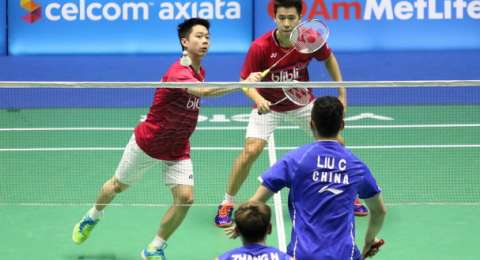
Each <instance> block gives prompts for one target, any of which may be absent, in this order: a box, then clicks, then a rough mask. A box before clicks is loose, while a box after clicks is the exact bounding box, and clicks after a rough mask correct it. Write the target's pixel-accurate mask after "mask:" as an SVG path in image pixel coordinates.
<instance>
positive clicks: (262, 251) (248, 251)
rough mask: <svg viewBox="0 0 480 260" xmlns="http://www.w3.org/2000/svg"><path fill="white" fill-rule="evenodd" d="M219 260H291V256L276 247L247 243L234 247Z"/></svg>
mask: <svg viewBox="0 0 480 260" xmlns="http://www.w3.org/2000/svg"><path fill="white" fill-rule="evenodd" d="M217 259H218V260H243V259H245V260H254V259H259V260H260V259H261V260H290V259H291V257H290V256H289V255H287V254H285V253H283V252H282V251H280V250H278V249H277V248H274V247H269V246H266V245H262V244H247V245H245V246H243V247H239V248H235V249H232V250H230V251H228V252H226V253H224V254H223V255H221V256H219V257H218V258H217Z"/></svg>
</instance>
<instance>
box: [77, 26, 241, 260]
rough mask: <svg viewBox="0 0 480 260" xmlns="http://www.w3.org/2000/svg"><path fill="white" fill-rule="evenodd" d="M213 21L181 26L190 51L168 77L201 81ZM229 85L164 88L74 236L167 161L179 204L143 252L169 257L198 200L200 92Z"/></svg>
mask: <svg viewBox="0 0 480 260" xmlns="http://www.w3.org/2000/svg"><path fill="white" fill-rule="evenodd" d="M209 27H210V25H209V22H208V21H207V20H204V19H199V18H192V19H189V20H186V21H184V22H183V23H182V24H180V25H179V26H178V36H179V39H180V43H181V46H182V49H183V50H184V56H183V57H182V59H180V60H179V61H177V62H175V63H174V64H173V65H171V66H170V68H169V69H168V71H167V72H166V74H165V75H164V76H163V79H162V81H164V82H201V81H203V79H204V78H205V71H204V69H203V68H202V67H201V65H200V63H201V60H202V58H203V57H204V56H205V55H206V54H207V51H208V47H209V44H210V39H209ZM231 91H234V89H225V88H158V89H157V90H156V92H155V96H154V99H153V104H152V106H151V107H150V111H149V112H148V115H147V118H146V120H145V121H143V122H141V123H140V124H139V125H138V126H137V127H136V128H135V131H134V134H133V135H132V137H131V139H130V141H129V143H128V144H127V146H126V148H125V151H124V154H123V157H122V159H121V161H120V163H119V165H118V168H117V170H116V172H115V174H114V176H113V177H112V178H111V179H110V180H108V181H106V182H105V183H104V184H103V187H102V188H101V191H100V194H99V195H98V198H97V200H96V202H95V205H94V207H93V208H91V209H90V210H89V211H88V213H87V214H86V215H85V216H84V217H83V219H82V220H81V221H80V222H79V223H78V224H77V225H75V227H74V230H73V234H72V239H73V241H74V242H75V243H77V244H80V243H82V242H84V241H85V240H86V239H87V238H88V236H89V234H90V232H91V231H92V229H93V228H94V227H95V225H96V224H97V223H98V222H99V220H100V217H101V216H102V212H103V209H104V208H105V207H106V205H107V204H109V203H110V202H111V201H112V200H113V199H114V197H115V196H116V195H117V194H118V193H120V192H122V191H124V190H125V189H127V188H128V187H129V186H130V185H132V184H134V183H135V181H137V180H138V179H139V178H140V177H141V176H142V175H143V173H144V172H145V171H146V170H147V169H150V168H151V167H152V166H154V165H157V164H162V166H163V169H164V171H165V172H164V174H165V183H166V185H167V186H168V187H169V188H170V190H171V192H172V196H173V204H172V206H171V207H170V208H169V209H168V211H167V212H166V214H165V215H164V216H163V219H162V221H161V224H160V227H159V229H158V232H157V234H156V236H155V237H154V238H153V241H152V242H151V243H150V244H149V245H148V246H147V247H145V249H144V250H142V252H141V256H142V258H143V259H166V258H165V253H164V249H165V247H166V242H165V241H166V240H167V239H168V238H169V237H170V236H171V235H172V234H173V232H174V231H175V230H176V229H177V228H178V226H179V225H180V224H181V223H182V221H183V219H184V217H185V216H186V214H187V211H188V209H189V208H190V205H191V204H192V203H193V183H194V182H193V169H192V161H191V159H190V141H189V138H190V136H191V135H192V133H193V131H194V130H195V127H196V125H197V119H198V114H199V106H200V97H201V96H216V95H222V94H225V93H228V92H231Z"/></svg>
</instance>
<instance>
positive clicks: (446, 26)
mask: <svg viewBox="0 0 480 260" xmlns="http://www.w3.org/2000/svg"><path fill="white" fill-rule="evenodd" d="M303 2H304V3H305V7H304V9H303V17H304V19H312V18H317V19H320V20H323V21H324V22H326V24H327V25H328V26H329V28H330V31H331V33H330V39H329V44H330V46H332V47H333V48H334V49H335V50H341V51H377V50H448V49H450V50H463V49H480V0H363V1H360V0H357V1H355V0H349V1H345V0H304V1H303ZM254 10H255V37H258V36H260V35H262V34H263V33H265V32H267V31H269V30H271V29H273V28H274V26H275V24H274V22H273V18H272V17H273V5H272V1H270V0H256V1H255V7H254Z"/></svg>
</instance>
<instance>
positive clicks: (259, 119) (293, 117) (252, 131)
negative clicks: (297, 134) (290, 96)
mask: <svg viewBox="0 0 480 260" xmlns="http://www.w3.org/2000/svg"><path fill="white" fill-rule="evenodd" d="M312 108H313V102H310V104H308V105H306V106H303V107H300V108H298V109H295V110H291V111H286V112H275V111H271V112H270V113H267V114H262V115H259V114H258V110H257V109H253V110H252V112H251V113H250V119H249V121H248V127H247V134H246V137H247V138H248V137H255V138H259V139H263V140H265V141H268V138H269V137H270V135H271V134H272V133H273V131H274V130H275V128H277V127H278V126H279V125H280V124H281V123H282V122H284V121H290V122H293V123H295V125H297V126H299V127H300V128H302V129H304V130H305V131H307V132H308V133H311V130H310V119H311V113H312Z"/></svg>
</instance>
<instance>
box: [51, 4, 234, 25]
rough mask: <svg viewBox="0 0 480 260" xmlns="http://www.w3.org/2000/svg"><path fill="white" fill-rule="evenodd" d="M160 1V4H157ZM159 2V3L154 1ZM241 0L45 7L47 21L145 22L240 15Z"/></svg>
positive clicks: (231, 17)
mask: <svg viewBox="0 0 480 260" xmlns="http://www.w3.org/2000/svg"><path fill="white" fill-rule="evenodd" d="M158 2H160V3H158ZM157 3H158V4H157ZM241 11H242V10H241V4H240V1H233V0H203V1H147V0H143V1H127V0H122V1H119V0H117V1H114V0H112V1H93V0H70V1H61V2H51V3H49V4H47V5H46V7H45V17H46V18H47V19H48V20H49V21H54V22H56V21H61V20H63V21H67V22H73V21H101V20H107V21H117V20H122V21H148V20H151V19H159V20H185V19H189V18H192V17H200V18H204V19H209V20H211V19H216V20H224V19H226V20H238V19H240V18H241Z"/></svg>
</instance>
